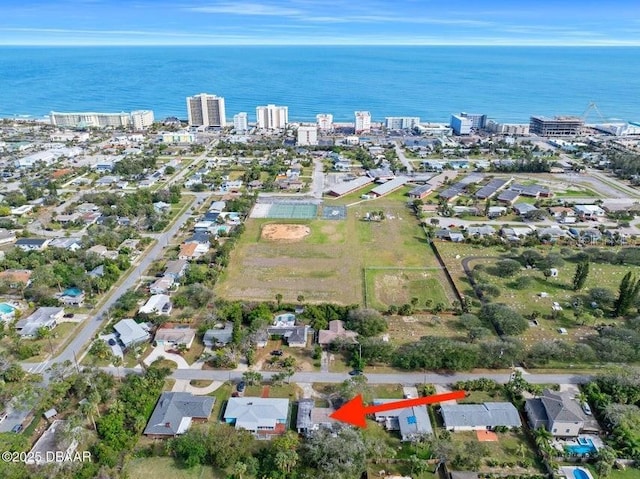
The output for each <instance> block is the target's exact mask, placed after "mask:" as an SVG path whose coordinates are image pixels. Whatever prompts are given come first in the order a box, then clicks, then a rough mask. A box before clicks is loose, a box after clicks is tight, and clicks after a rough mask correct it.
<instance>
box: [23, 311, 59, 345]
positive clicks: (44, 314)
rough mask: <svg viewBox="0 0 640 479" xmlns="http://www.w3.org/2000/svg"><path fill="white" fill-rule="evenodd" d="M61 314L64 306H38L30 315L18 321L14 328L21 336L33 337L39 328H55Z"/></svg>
mask: <svg viewBox="0 0 640 479" xmlns="http://www.w3.org/2000/svg"><path fill="white" fill-rule="evenodd" d="M63 316H64V308H54V307H45V308H38V309H36V310H35V311H34V312H33V313H32V314H31V315H29V316H27V317H26V318H24V319H21V320H20V321H18V322H17V323H16V325H15V328H16V330H17V331H18V334H19V335H20V336H22V337H23V338H35V337H36V336H37V335H38V330H39V329H40V328H47V329H53V328H55V327H56V325H57V324H58V321H60V320H61V319H62V317H63Z"/></svg>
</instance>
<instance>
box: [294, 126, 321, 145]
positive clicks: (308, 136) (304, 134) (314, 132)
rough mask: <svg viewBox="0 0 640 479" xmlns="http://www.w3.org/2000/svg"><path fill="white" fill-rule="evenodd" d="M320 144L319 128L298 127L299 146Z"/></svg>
mask: <svg viewBox="0 0 640 479" xmlns="http://www.w3.org/2000/svg"><path fill="white" fill-rule="evenodd" d="M317 144H318V128H317V127H316V126H315V125H314V126H299V127H298V145H299V146H315V145H317Z"/></svg>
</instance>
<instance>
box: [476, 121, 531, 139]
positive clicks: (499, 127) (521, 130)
mask: <svg viewBox="0 0 640 479" xmlns="http://www.w3.org/2000/svg"><path fill="white" fill-rule="evenodd" d="M486 129H487V130H488V131H489V132H491V133H498V134H500V135H513V136H526V135H528V134H529V124H527V123H498V122H497V121H494V120H488V121H487V126H486Z"/></svg>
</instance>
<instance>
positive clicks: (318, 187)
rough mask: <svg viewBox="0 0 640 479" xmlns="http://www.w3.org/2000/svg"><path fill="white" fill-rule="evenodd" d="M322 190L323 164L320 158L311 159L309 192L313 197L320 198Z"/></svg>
mask: <svg viewBox="0 0 640 479" xmlns="http://www.w3.org/2000/svg"><path fill="white" fill-rule="evenodd" d="M323 190H324V165H323V164H322V160H321V159H320V158H315V159H314V160H313V174H312V182H311V194H312V195H313V197H314V198H322V192H323Z"/></svg>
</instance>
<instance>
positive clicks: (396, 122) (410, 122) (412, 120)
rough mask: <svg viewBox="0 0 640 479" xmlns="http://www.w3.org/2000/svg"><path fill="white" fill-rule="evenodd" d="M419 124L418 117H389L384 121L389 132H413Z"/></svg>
mask: <svg viewBox="0 0 640 479" xmlns="http://www.w3.org/2000/svg"><path fill="white" fill-rule="evenodd" d="M419 123H420V118H419V117H417V116H388V117H386V118H385V119H384V126H385V127H386V128H387V129H388V130H411V129H412V128H414V127H415V126H417V125H418V124H419Z"/></svg>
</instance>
